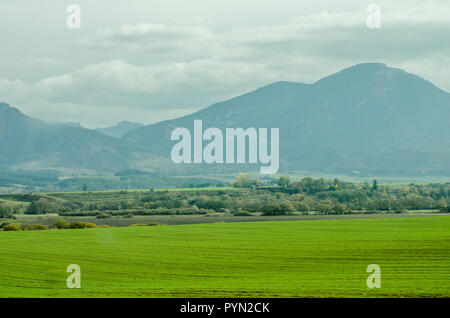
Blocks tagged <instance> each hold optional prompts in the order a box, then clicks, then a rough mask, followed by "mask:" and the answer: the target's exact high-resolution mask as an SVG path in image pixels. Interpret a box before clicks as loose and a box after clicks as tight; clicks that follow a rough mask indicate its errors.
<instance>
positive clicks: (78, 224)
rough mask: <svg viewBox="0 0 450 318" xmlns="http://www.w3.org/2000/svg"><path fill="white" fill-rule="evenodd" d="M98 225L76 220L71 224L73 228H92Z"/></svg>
mask: <svg viewBox="0 0 450 318" xmlns="http://www.w3.org/2000/svg"><path fill="white" fill-rule="evenodd" d="M96 227H98V226H97V225H96V224H94V223H90V222H75V223H72V224H70V228H71V229H92V228H96Z"/></svg>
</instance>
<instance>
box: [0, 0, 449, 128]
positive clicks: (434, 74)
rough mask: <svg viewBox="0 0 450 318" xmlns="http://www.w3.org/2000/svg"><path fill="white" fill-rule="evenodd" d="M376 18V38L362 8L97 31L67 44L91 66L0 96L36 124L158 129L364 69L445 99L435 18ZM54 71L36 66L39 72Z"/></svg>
mask: <svg viewBox="0 0 450 318" xmlns="http://www.w3.org/2000/svg"><path fill="white" fill-rule="evenodd" d="M381 8H382V28H381V29H377V30H370V29H367V27H366V23H365V19H366V12H365V8H364V7H361V8H360V10H350V11H344V10H343V11H336V12H327V11H323V10H322V11H318V12H319V13H316V14H304V15H302V16H299V17H297V18H295V17H294V18H293V17H291V18H289V19H287V20H286V21H285V22H283V23H277V24H263V23H260V24H259V25H257V24H253V25H246V26H245V25H241V26H238V25H234V26H229V27H227V28H220V29H214V27H213V26H211V25H207V24H202V23H203V22H202V21H205V20H202V19H199V21H198V23H193V24H181V23H172V24H170V23H166V24H163V23H137V24H125V25H122V26H120V27H118V28H103V29H101V30H99V31H97V32H96V33H95V34H94V35H92V36H84V37H83V38H78V39H77V40H76V41H75V47H74V52H78V53H79V52H81V53H86V54H91V55H92V56H94V57H95V58H92V61H91V62H89V63H86V64H85V65H84V66H82V67H79V68H78V69H76V70H73V71H69V72H67V71H65V72H63V73H61V74H59V75H53V76H46V77H44V78H42V79H40V80H38V81H35V82H31V83H27V82H24V81H22V80H20V79H17V80H8V79H0V94H1V96H3V99H4V100H5V101H6V102H10V103H11V104H14V105H16V106H18V107H19V108H20V109H23V110H25V111H27V112H28V113H29V114H33V115H36V116H38V117H41V118H43V119H51V120H56V121H80V122H82V123H84V124H87V125H91V126H92V125H94V126H95V125H96V123H97V124H98V125H108V124H113V123H114V122H116V121H118V120H121V119H128V120H134V121H142V122H145V123H150V122H155V121H158V120H162V119H168V118H171V117H176V116H179V115H184V114H187V113H188V112H192V111H193V110H196V109H199V108H202V107H206V106H208V105H209V104H211V103H214V102H218V101H221V100H224V99H226V98H229V97H233V96H235V95H238V94H241V93H245V92H246V91H249V90H251V89H255V88H257V87H259V86H262V85H265V84H268V83H270V82H273V81H279V80H290V81H301V82H314V81H316V80H318V79H320V78H321V77H322V76H325V75H328V74H330V73H332V72H335V71H338V70H340V69H342V68H344V67H348V66H350V65H352V64H356V63H360V62H367V61H376V62H384V63H387V64H388V65H390V66H394V67H402V68H405V69H406V70H407V71H409V72H416V73H418V74H419V75H421V76H423V77H425V78H427V79H429V80H431V81H432V82H433V83H435V84H437V85H438V86H440V87H441V88H443V89H446V90H450V79H449V78H448V76H447V74H448V73H449V72H450V63H449V58H448V54H447V53H448V51H449V50H450V43H449V42H448V41H443V39H444V38H445V37H446V36H448V33H449V31H450V22H449V20H448V15H447V14H446V12H445V10H426V9H424V7H423V6H420V5H418V6H416V7H411V8H409V7H406V8H403V9H404V10H400V9H398V8H395V7H392V6H385V5H382V6H381ZM75 54H76V53H74V55H75ZM59 62H61V60H60V59H53V58H39V59H36V63H38V64H39V63H41V64H47V66H49V67H50V66H56V65H58V63H59ZM66 69H67V68H66Z"/></svg>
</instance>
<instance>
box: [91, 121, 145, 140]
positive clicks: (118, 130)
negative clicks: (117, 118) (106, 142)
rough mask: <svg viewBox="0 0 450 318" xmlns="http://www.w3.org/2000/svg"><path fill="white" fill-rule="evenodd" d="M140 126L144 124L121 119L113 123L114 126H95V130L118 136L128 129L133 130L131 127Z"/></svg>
mask: <svg viewBox="0 0 450 318" xmlns="http://www.w3.org/2000/svg"><path fill="white" fill-rule="evenodd" d="M142 126H144V125H143V124H140V123H134V122H129V121H121V122H119V123H117V125H115V126H111V127H106V128H96V129H95V130H96V131H98V132H101V133H102V134H104V135H107V136H111V137H116V138H120V137H122V136H123V135H124V134H125V133H127V132H129V131H130V130H133V129H136V128H139V127H142Z"/></svg>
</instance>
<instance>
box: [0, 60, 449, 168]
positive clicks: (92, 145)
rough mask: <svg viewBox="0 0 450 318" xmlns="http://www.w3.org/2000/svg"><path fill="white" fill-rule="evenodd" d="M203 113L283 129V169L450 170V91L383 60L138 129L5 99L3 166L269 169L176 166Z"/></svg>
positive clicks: (212, 119) (0, 141)
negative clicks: (101, 126) (64, 120)
mask: <svg viewBox="0 0 450 318" xmlns="http://www.w3.org/2000/svg"><path fill="white" fill-rule="evenodd" d="M196 119H201V120H202V121H203V129H206V128H208V127H217V128H220V129H222V131H224V130H225V128H238V127H242V128H249V127H255V128H279V131H280V172H283V171H286V170H290V171H295V170H297V171H298V170H303V171H317V172H327V173H340V174H354V173H358V174H360V175H385V176H388V175H389V176H402V175H404V176H421V175H427V176H428V175H439V176H450V125H449V119H450V94H449V93H447V92H445V91H443V90H441V89H439V88H437V87H436V86H434V85H433V84H432V83H430V82H428V81H427V80H425V79H423V78H421V77H419V76H416V75H413V74H410V73H407V72H405V71H404V70H401V69H397V68H391V67H388V66H386V65H385V64H381V63H365V64H358V65H355V66H352V67H349V68H347V69H344V70H342V71H340V72H337V73H335V74H332V75H330V76H327V77H325V78H323V79H320V80H319V81H317V82H315V83H312V84H303V83H292V82H276V83H273V84H270V85H267V86H265V87H262V88H259V89H257V90H255V91H252V92H249V93H247V94H244V95H241V96H238V97H235V98H232V99H230V100H227V101H224V102H220V103H217V104H214V105H211V106H210V107H207V108H205V109H203V110H201V111H198V112H196V113H193V114H191V115H188V116H184V117H180V118H176V119H173V120H167V121H163V122H159V123H157V124H153V125H148V126H142V127H138V128H134V127H137V126H138V125H140V124H135V123H127V122H122V123H119V124H118V125H116V126H114V127H110V128H106V132H105V131H102V133H100V132H99V131H96V130H91V129H86V128H83V127H80V126H78V125H73V124H49V123H45V122H43V121H41V120H38V119H34V118H31V117H28V116H26V115H24V114H22V113H21V112H20V111H19V110H18V109H16V108H14V107H11V106H10V105H8V104H5V103H0V170H2V169H6V170H8V169H13V170H14V169H23V170H24V171H27V170H42V169H56V170H61V171H64V172H65V173H66V172H67V173H71V172H80V171H81V172H83V173H90V174H98V173H103V172H107V173H111V172H117V171H120V170H127V169H131V170H144V171H150V172H153V173H155V172H162V173H165V174H172V175H189V174H208V173H222V172H230V171H233V172H236V171H245V170H248V169H252V170H254V171H257V170H259V167H260V165H259V164H258V165H237V164H234V165H223V164H222V165H211V166H209V165H206V164H201V165H199V164H191V165H187V164H185V165H175V164H173V163H172V162H171V159H170V152H171V148H172V146H173V145H174V144H175V142H174V141H171V140H170V135H171V132H172V130H173V129H175V128H178V127H186V128H188V129H189V130H190V131H191V132H193V123H194V120H196ZM133 128H134V129H133ZM130 129H131V130H130ZM126 130H128V131H127V132H126V133H124V132H125V131H126ZM104 133H107V134H111V135H114V136H121V135H122V134H123V133H124V135H123V137H121V138H115V137H111V136H107V135H105V134H104ZM66 175H67V174H66Z"/></svg>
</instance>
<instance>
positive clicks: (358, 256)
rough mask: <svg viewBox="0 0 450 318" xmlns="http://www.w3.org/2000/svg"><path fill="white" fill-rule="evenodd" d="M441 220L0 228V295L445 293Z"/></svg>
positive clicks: (446, 222) (449, 224) (447, 280)
mask: <svg viewBox="0 0 450 318" xmlns="http://www.w3.org/2000/svg"><path fill="white" fill-rule="evenodd" d="M449 229H450V217H449V216H435V217H417V218H379V219H353V220H351V219H350V220H309V221H284V222H247V223H214V224H199V225H179V226H152V227H150V226H145V227H128V228H110V229H83V230H49V231H20V232H0V242H1V244H0V296H1V297H449V296H450V232H449ZM69 264H78V265H80V267H81V287H82V288H81V289H68V288H67V287H66V278H67V276H68V275H69V274H67V273H66V267H67V265H69ZM369 264H378V265H379V266H380V267H381V288H380V289H368V288H367V286H366V279H367V277H368V275H369V274H368V273H366V267H367V266H368V265H369Z"/></svg>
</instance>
